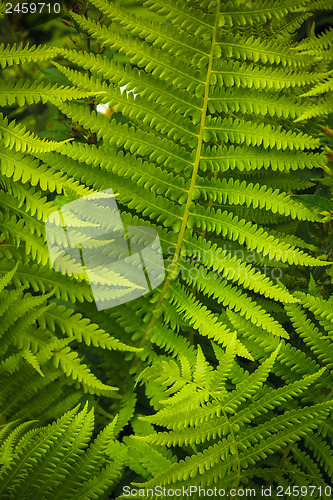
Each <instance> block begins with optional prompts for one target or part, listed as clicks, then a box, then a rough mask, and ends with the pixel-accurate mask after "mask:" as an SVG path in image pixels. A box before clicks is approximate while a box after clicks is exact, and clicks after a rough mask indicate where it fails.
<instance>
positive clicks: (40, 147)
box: [0, 113, 61, 153]
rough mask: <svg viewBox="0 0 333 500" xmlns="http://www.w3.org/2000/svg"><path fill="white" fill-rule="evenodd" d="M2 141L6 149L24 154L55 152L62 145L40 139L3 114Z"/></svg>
mask: <svg viewBox="0 0 333 500" xmlns="http://www.w3.org/2000/svg"><path fill="white" fill-rule="evenodd" d="M0 140H1V142H2V143H3V144H4V146H5V147H6V148H9V149H13V148H14V149H15V150H16V151H22V152H23V153H24V152H27V153H31V152H35V151H40V152H45V151H53V150H54V149H56V148H57V147H59V146H60V145H61V142H60V143H58V142H54V141H48V140H46V139H40V138H39V137H37V136H36V135H35V134H34V133H32V132H30V131H28V130H27V129H26V128H25V127H22V126H21V125H18V124H16V123H15V120H13V121H12V122H8V119H7V118H6V117H4V116H3V114H2V113H0Z"/></svg>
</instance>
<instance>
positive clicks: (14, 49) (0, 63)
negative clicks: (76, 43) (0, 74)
mask: <svg viewBox="0 0 333 500" xmlns="http://www.w3.org/2000/svg"><path fill="white" fill-rule="evenodd" d="M57 55H58V50H57V48H56V47H51V46H49V47H48V46H47V45H46V46H36V45H31V46H30V45H29V44H26V45H23V44H22V43H20V44H19V45H16V44H15V43H14V44H13V45H5V44H3V43H2V44H1V45H0V67H1V68H5V67H6V66H12V65H13V64H21V63H24V62H31V61H33V62H37V61H41V60H47V59H53V58H54V57H56V56H57Z"/></svg>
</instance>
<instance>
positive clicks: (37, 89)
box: [0, 80, 95, 106]
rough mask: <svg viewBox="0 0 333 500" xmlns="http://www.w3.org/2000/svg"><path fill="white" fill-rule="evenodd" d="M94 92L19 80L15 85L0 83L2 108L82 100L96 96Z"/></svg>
mask: <svg viewBox="0 0 333 500" xmlns="http://www.w3.org/2000/svg"><path fill="white" fill-rule="evenodd" d="M94 94H95V93H94V92H88V91H82V90H77V89H74V88H72V87H64V86H63V85H61V86H59V85H56V84H54V85H52V84H51V83H48V84H44V83H36V82H28V81H23V80H19V81H17V82H16V83H14V85H13V84H12V83H11V82H9V81H2V82H0V106H10V105H12V104H15V103H17V104H18V105H19V106H24V105H25V104H33V103H35V102H40V101H41V102H42V103H43V104H44V103H46V102H47V101H54V100H61V101H67V100H72V99H82V98H83V97H89V96H91V95H94Z"/></svg>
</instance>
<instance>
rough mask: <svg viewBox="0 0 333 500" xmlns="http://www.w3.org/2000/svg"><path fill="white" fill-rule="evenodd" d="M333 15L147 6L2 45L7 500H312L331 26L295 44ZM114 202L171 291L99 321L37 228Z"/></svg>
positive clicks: (1, 492)
mask: <svg viewBox="0 0 333 500" xmlns="http://www.w3.org/2000/svg"><path fill="white" fill-rule="evenodd" d="M332 8H333V4H332V2H331V1H329V0H327V1H315V2H313V1H310V0H300V1H299V2H298V3H297V6H295V2H293V1H290V0H279V1H273V0H267V1H262V2H261V1H259V2H258V1H249V2H246V3H245V4H244V2H241V1H236V2H234V1H231V2H227V1H224V0H212V1H208V0H200V1H199V0H198V1H185V0H182V1H179V2H177V1H176V0H168V1H165V0H147V1H146V2H145V3H144V6H141V7H137V9H136V10H138V12H139V15H134V14H133V13H132V11H131V10H132V9H130V8H127V9H126V8H124V9H122V8H121V7H119V5H118V3H117V2H116V3H111V2H108V1H107V0H93V1H92V2H91V5H90V7H89V5H88V4H87V5H85V6H80V5H78V6H76V8H75V9H74V8H73V10H68V11H67V17H66V19H64V24H65V26H66V29H67V30H68V32H66V36H65V37H64V40H63V39H61V40H55V43H53V44H41V45H38V46H35V45H29V44H28V43H23V44H22V43H19V41H18V40H17V41H15V42H11V43H7V42H6V41H4V42H3V43H2V45H1V46H0V67H1V68H2V69H1V81H0V106H1V107H2V112H1V113H0V206H1V213H0V231H1V233H0V319H1V323H0V374H1V375H0V376H1V385H0V466H1V469H0V474H1V476H0V498H1V499H13V500H14V499H15V500H17V499H22V500H27V499H30V498H31V499H38V500H39V499H44V498H45V499H47V500H51V499H59V500H65V499H67V498H68V499H69V498H71V499H95V498H116V497H118V496H120V495H121V494H122V492H123V487H124V486H125V485H130V484H131V483H133V484H135V485H136V488H138V487H142V488H146V487H152V488H153V487H155V486H168V487H170V488H182V487H185V488H186V487H187V486H189V485H192V486H195V485H197V486H201V487H208V486H209V487H214V486H217V487H220V488H224V489H226V490H227V489H229V488H238V487H243V486H244V487H245V486H247V487H253V488H256V489H257V490H259V488H261V486H269V485H275V486H276V485H278V484H279V485H282V486H283V487H287V486H289V485H299V486H300V485H302V486H307V487H309V486H316V487H317V488H318V489H317V490H316V491H315V492H314V493H313V495H312V498H321V493H319V491H324V490H319V488H320V487H321V488H323V489H324V488H325V486H327V485H329V481H330V478H331V477H332V473H333V454H332V449H331V446H330V445H331V443H332V440H333V431H332V429H333V427H332V420H331V417H330V415H331V410H332V401H333V398H332V396H333V389H332V368H333V348H332V332H333V307H332V306H333V300H332V298H331V297H330V291H331V287H330V284H329V279H328V277H329V276H330V274H329V273H330V269H331V268H330V265H331V263H330V260H329V258H328V257H329V256H328V255H327V251H326V249H325V248H324V245H321V241H320V240H319V241H318V238H317V237H312V236H315V235H318V234H320V232H321V231H323V230H324V231H325V230H327V225H329V224H330V223H331V215H330V214H331V212H330V210H331V208H332V206H331V204H332V201H330V200H329V194H328V195H327V198H325V200H326V201H325V203H326V205H325V203H324V202H323V201H320V202H319V201H318V199H319V198H320V196H319V195H318V196H317V197H316V196H315V197H313V196H312V195H309V194H308V192H309V191H311V189H312V188H313V187H314V186H315V183H314V182H313V179H316V178H317V177H321V179H320V181H321V182H322V185H323V186H324V187H326V188H328V191H327V193H330V187H331V186H332V184H331V183H330V182H327V177H328V178H329V177H330V175H331V173H330V172H331V171H330V168H329V167H327V165H326V162H327V158H326V154H325V151H324V149H323V148H322V146H321V140H320V130H321V127H322V126H323V124H324V123H325V122H324V117H325V116H326V115H327V114H328V113H330V112H332V110H333V104H332V103H333V100H332V91H333V88H332V69H331V60H332V54H331V50H330V47H331V42H332V30H331V29H330V30H327V31H326V32H325V33H324V34H322V35H321V36H319V37H316V36H315V35H314V32H313V31H311V32H310V34H309V37H307V38H306V39H304V40H303V41H301V42H296V33H297V30H298V29H299V27H300V26H302V24H303V23H304V22H305V21H306V20H307V19H308V18H310V16H311V14H312V13H313V12H316V11H318V10H321V9H327V10H329V9H332ZM74 10H75V12H74ZM310 11H311V12H310ZM101 13H102V14H103V15H102V16H101ZM1 15H2V16H3V15H4V8H3V7H2V6H0V16H1ZM0 22H3V23H5V22H6V21H5V19H3V20H2V21H0ZM57 22H59V23H60V20H58V21H57ZM73 37H76V38H73ZM124 85H127V88H126V90H127V91H128V90H130V91H134V92H135V94H136V95H135V96H134V95H133V92H128V93H127V92H122V91H121V89H120V87H121V86H124ZM98 104H105V105H106V106H105V107H106V112H105V113H100V112H97V105H98ZM327 151H329V150H327ZM327 151H326V152H327ZM323 171H325V177H323V176H322V175H323V174H322V172H323ZM108 188H112V189H113V191H114V193H115V194H116V199H117V203H118V206H119V209H120V213H121V218H122V221H123V223H124V225H125V226H142V228H143V229H144V228H145V227H147V228H151V227H153V228H155V229H156V231H157V233H158V235H159V238H160V241H161V245H162V249H163V253H164V258H165V269H166V275H165V280H164V281H163V283H162V284H161V285H160V286H159V287H158V288H156V289H155V290H154V291H153V292H151V293H150V294H147V295H146V296H144V297H141V298H139V299H135V300H133V301H131V302H128V303H126V304H123V305H120V306H117V307H115V308H112V309H105V310H104V311H97V309H96V306H95V304H94V302H93V296H92V292H91V288H90V284H89V283H88V281H87V280H86V277H85V275H82V274H80V273H79V272H78V273H75V272H74V271H73V273H72V274H71V275H69V274H64V273H59V272H56V271H55V270H54V269H53V268H52V265H51V261H50V256H49V252H48V248H47V244H46V235H45V225H44V224H45V221H46V219H47V217H48V216H49V215H50V214H51V213H52V212H53V211H55V210H56V209H57V208H58V207H59V206H61V205H63V204H65V203H67V202H69V201H72V200H75V199H77V198H79V197H82V196H85V195H88V194H91V193H93V192H95V191H101V190H104V189H108ZM314 200H317V201H318V203H314ZM323 203H324V205H323ZM79 215H80V214H78V218H73V220H71V224H72V226H73V227H75V228H77V229H78V230H79V229H80V224H81V225H82V221H81V220H80V218H79ZM86 216H87V214H86ZM86 223H87V225H88V226H89V225H91V226H93V225H94V224H96V223H98V219H97V218H96V214H95V213H94V212H92V213H91V214H88V219H87V221H86ZM323 228H324V229H323ZM316 240H317V241H316ZM316 243H317V244H316ZM318 273H319V275H320V276H322V275H324V276H325V279H324V282H325V283H328V286H327V287H325V288H324V289H322V288H320V287H318V286H317V284H316V281H317V278H316V276H317V275H318ZM313 276H314V277H315V279H314V278H313ZM299 277H302V279H300V281H298V280H299ZM96 279H97V278H96ZM304 281H305V283H306V286H304ZM108 293H110V290H105V297H104V299H105V300H107V298H108V297H107V294H108ZM112 293H116V294H117V293H118V294H123V293H126V288H124V286H122V284H121V283H120V284H115V286H114V288H113V289H112ZM73 408H74V409H73ZM94 415H95V417H96V425H95V427H94ZM94 428H95V429H96V431H94ZM127 497H128V496H127ZM148 497H149V498H151V495H148V496H147V498H148ZM141 498H142V497H141ZM175 498H176V497H175ZM193 498H196V496H195V495H194V497H193Z"/></svg>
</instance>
